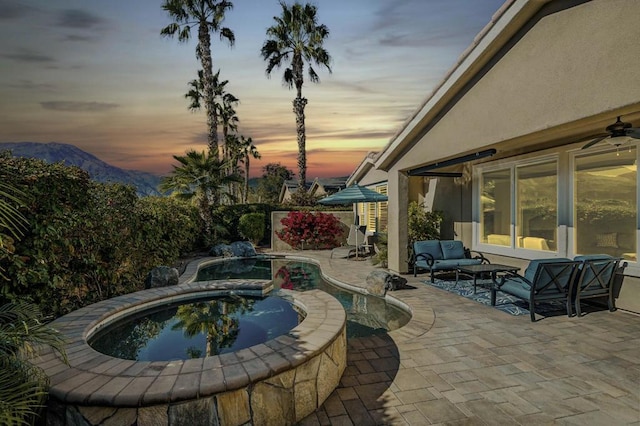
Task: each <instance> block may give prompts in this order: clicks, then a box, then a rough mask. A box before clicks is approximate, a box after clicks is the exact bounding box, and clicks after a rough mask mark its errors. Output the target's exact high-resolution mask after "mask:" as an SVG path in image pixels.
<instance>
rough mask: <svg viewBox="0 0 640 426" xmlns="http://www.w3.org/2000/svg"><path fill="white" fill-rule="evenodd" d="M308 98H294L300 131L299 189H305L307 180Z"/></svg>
mask: <svg viewBox="0 0 640 426" xmlns="http://www.w3.org/2000/svg"><path fill="white" fill-rule="evenodd" d="M306 105H307V99H306V98H295V99H294V100H293V112H294V113H295V114H296V132H297V133H298V190H299V191H301V193H302V191H304V190H305V186H306V182H307V153H306V150H307V148H306V146H307V137H306V134H305V132H306V130H305V127H304V107H305V106H306Z"/></svg>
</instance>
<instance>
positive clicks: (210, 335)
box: [172, 297, 253, 357]
mask: <svg viewBox="0 0 640 426" xmlns="http://www.w3.org/2000/svg"><path fill="white" fill-rule="evenodd" d="M252 310H253V301H252V300H248V299H245V298H241V297H234V298H232V299H217V300H209V301H205V302H197V303H191V304H188V305H182V306H180V307H178V312H176V318H177V319H178V322H177V323H176V324H174V326H173V327H172V329H173V330H179V329H182V330H183V332H184V335H185V336H187V337H194V336H197V335H198V334H200V333H202V334H204V335H205V336H206V347H205V356H211V355H218V354H220V351H221V350H222V349H223V348H229V347H231V346H232V345H233V344H234V342H235V341H236V338H237V337H238V332H239V325H240V321H239V320H238V318H237V317H236V315H241V314H244V313H245V312H250V311H252ZM187 352H188V354H189V356H190V357H193V356H194V355H196V354H197V353H198V352H199V351H198V350H197V349H196V348H193V347H191V348H188V349H187Z"/></svg>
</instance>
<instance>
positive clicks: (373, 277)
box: [366, 270, 407, 296]
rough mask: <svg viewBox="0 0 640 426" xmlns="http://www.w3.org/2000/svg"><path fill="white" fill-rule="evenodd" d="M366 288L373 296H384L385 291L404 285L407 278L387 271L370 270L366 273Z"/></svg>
mask: <svg viewBox="0 0 640 426" xmlns="http://www.w3.org/2000/svg"><path fill="white" fill-rule="evenodd" d="M366 283H367V285H366V289H367V291H368V292H369V294H371V295H373V296H384V295H385V294H386V293H387V291H393V290H398V289H400V288H403V287H405V285H406V284H407V279H406V278H403V277H401V276H399V275H395V274H392V273H391V272H388V271H381V270H376V271H371V272H370V273H369V275H367V279H366Z"/></svg>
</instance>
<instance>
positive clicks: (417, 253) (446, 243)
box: [410, 240, 489, 282]
mask: <svg viewBox="0 0 640 426" xmlns="http://www.w3.org/2000/svg"><path fill="white" fill-rule="evenodd" d="M472 255H473V256H472ZM410 262H411V265H412V266H413V276H414V277H415V276H417V275H418V272H419V271H420V270H421V269H422V270H425V271H429V273H430V277H431V282H433V280H434V273H435V272H444V271H455V270H456V269H458V266H468V265H479V264H481V263H489V260H488V259H486V258H485V257H484V256H483V255H482V253H479V252H472V251H471V250H469V249H467V248H465V247H464V245H463V244H462V241H458V240H423V241H415V242H414V243H413V253H412V256H411V261H410Z"/></svg>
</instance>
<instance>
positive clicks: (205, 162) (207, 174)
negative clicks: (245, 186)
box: [159, 150, 241, 243]
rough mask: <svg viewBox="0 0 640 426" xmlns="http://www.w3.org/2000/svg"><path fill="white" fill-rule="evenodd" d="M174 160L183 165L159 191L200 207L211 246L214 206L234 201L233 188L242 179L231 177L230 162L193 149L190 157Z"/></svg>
mask: <svg viewBox="0 0 640 426" xmlns="http://www.w3.org/2000/svg"><path fill="white" fill-rule="evenodd" d="M173 158H174V159H175V160H177V161H178V162H179V163H180V165H179V166H173V171H172V172H171V174H169V175H168V176H165V177H164V178H162V180H161V181H160V186H159V189H160V190H161V191H163V192H173V194H175V195H176V196H178V197H181V198H184V199H187V200H191V201H192V202H194V203H195V204H196V205H197V206H198V210H199V212H200V217H201V218H202V220H203V222H204V235H205V239H206V240H207V242H208V243H211V242H213V240H214V239H215V235H214V223H213V211H212V207H213V206H216V205H219V204H221V203H222V202H223V201H229V202H231V201H233V195H232V194H231V193H230V192H229V188H230V186H231V184H232V183H233V182H241V179H240V177H239V176H238V175H237V174H227V173H226V171H227V170H228V165H227V163H225V162H224V161H221V160H220V159H219V158H217V157H216V156H214V155H213V154H212V153H205V152H204V151H202V152H197V151H195V150H190V151H187V153H186V155H183V156H180V155H174V156H173Z"/></svg>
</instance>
